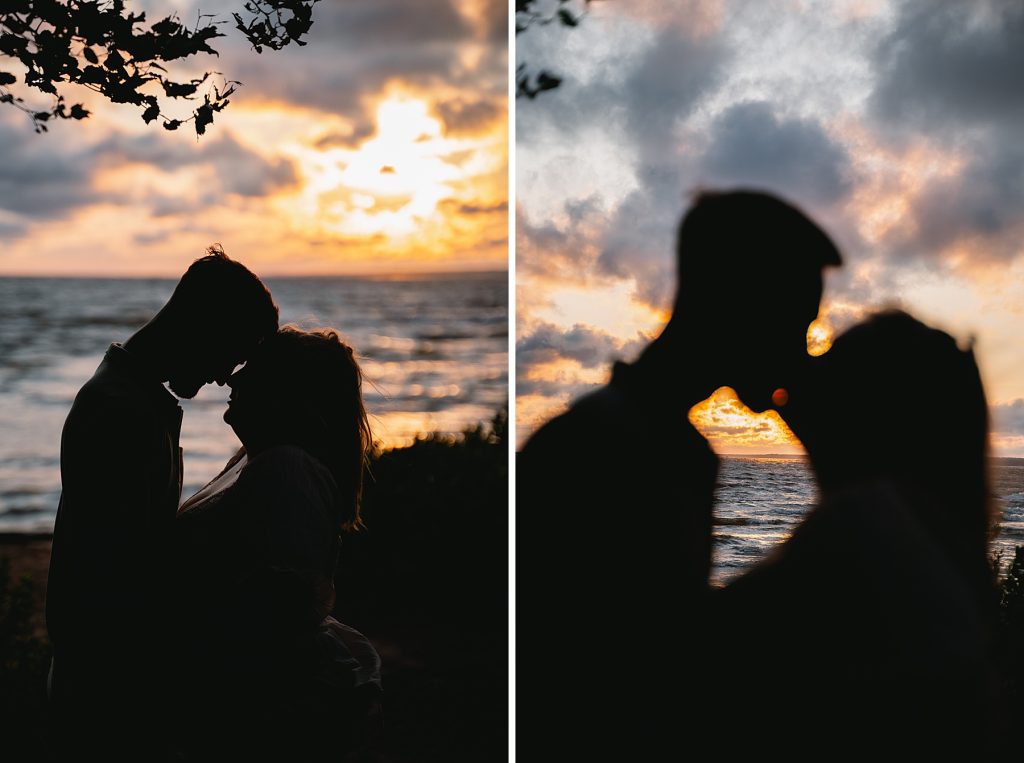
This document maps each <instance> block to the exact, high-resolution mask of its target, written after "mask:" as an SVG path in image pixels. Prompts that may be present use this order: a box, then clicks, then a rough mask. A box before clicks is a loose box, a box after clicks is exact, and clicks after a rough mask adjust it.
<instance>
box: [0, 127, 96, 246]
mask: <svg viewBox="0 0 1024 763" xmlns="http://www.w3.org/2000/svg"><path fill="white" fill-rule="evenodd" d="M19 121H20V120H19ZM99 198H100V197H99V194H97V193H96V192H94V191H93V190H92V187H91V175H90V160H89V157H88V156H86V155H84V154H83V153H82V152H80V151H78V150H76V149H74V148H70V149H69V148H65V147H64V146H62V145H60V144H58V145H54V136H53V135H49V134H46V135H36V134H35V133H33V132H31V130H29V129H28V128H27V126H26V125H25V124H22V123H18V124H15V125H14V126H12V125H9V124H4V123H0V210H6V211H8V212H13V213H15V214H17V215H22V216H24V217H26V218H29V219H33V220H53V219H59V218H61V217H63V216H64V215H66V214H68V213H69V212H71V211H72V210H74V209H75V208H77V207H79V206H82V205H85V204H91V203H93V202H95V201H97V200H99ZM8 227H9V230H8V234H9V235H14V234H16V233H17V232H18V229H19V227H20V226H17V225H15V224H13V223H12V224H10V225H9V226H8Z"/></svg>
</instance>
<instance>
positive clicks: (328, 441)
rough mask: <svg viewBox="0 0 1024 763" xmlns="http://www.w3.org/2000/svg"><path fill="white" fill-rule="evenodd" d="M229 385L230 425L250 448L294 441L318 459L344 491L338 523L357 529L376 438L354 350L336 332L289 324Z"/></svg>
mask: <svg viewBox="0 0 1024 763" xmlns="http://www.w3.org/2000/svg"><path fill="white" fill-rule="evenodd" d="M228 383H229V385H230V386H231V397H230V400H229V402H228V410H227V411H226V412H225V414H224V420H225V421H226V422H227V423H228V424H230V425H231V427H232V429H234V430H235V433H236V434H237V435H238V438H239V439H240V440H241V441H242V444H243V445H244V446H245V448H246V451H247V452H249V453H250V454H255V453H258V452H259V451H262V450H265V449H267V448H270V447H273V446H276V445H286V444H287V445H295V446H297V447H300V448H302V449H303V450H305V451H307V452H308V453H310V454H311V455H313V456H315V457H316V458H318V459H319V460H320V461H322V462H323V463H324V464H325V465H326V466H327V467H328V468H329V469H330V471H331V473H332V475H333V476H334V479H335V482H336V483H337V486H338V489H339V502H338V503H339V506H338V523H339V526H341V527H342V528H343V529H352V528H355V527H358V526H359V524H360V522H359V500H360V497H361V494H362V485H363V471H364V468H365V465H366V459H367V455H368V452H369V448H370V442H371V439H370V427H369V423H368V421H367V418H366V410H365V408H364V407H363V396H362V373H361V371H360V369H359V365H358V363H356V360H355V358H354V356H353V352H352V348H351V347H349V346H348V345H346V344H345V343H344V342H342V341H341V338H340V337H339V336H338V333H337V332H336V331H333V330H332V329H320V330H315V331H302V330H300V329H297V328H294V327H290V326H285V327H283V328H281V329H280V330H279V331H278V332H277V333H276V334H274V335H272V336H271V337H270V338H268V339H267V340H266V341H265V342H263V344H262V345H261V346H260V348H259V350H258V351H257V352H256V353H255V354H254V355H253V356H252V358H250V360H249V361H248V362H247V363H246V365H245V366H244V367H243V368H242V369H241V370H239V371H238V372H237V373H236V374H234V375H233V376H232V377H231V379H230V380H229V382H228Z"/></svg>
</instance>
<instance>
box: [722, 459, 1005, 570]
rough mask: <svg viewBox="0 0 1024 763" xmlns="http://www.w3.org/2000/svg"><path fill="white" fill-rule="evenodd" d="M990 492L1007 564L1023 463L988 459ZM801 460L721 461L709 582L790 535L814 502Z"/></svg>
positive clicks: (810, 478) (998, 550)
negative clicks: (989, 463)
mask: <svg viewBox="0 0 1024 763" xmlns="http://www.w3.org/2000/svg"><path fill="white" fill-rule="evenodd" d="M991 475H992V491H993V493H994V494H995V497H996V500H997V503H998V508H999V510H1000V512H1001V517H1002V519H1001V522H1000V526H999V534H998V536H997V537H996V541H995V544H994V547H993V549H992V550H993V552H995V553H1001V554H1002V562H1003V564H1004V565H1005V564H1006V563H1008V562H1009V561H1010V560H1011V559H1012V558H1013V551H1014V548H1015V547H1016V546H1018V545H1024V459H1022V458H997V459H993V460H992V470H991ZM817 497H818V496H817V489H816V487H815V485H814V479H813V476H812V474H811V470H810V467H809V465H808V463H807V461H806V460H805V459H803V458H779V457H770V456H766V457H756V456H754V457H744V458H740V457H729V456H726V457H724V458H722V460H721V464H720V466H719V472H718V488H717V491H716V506H715V529H714V547H713V549H714V550H713V559H712V565H713V566H712V573H711V578H712V582H713V583H714V584H716V585H722V584H724V583H727V582H728V581H729V580H730V579H732V578H734V577H735V576H736V575H738V574H740V573H741V572H743V570H745V569H747V568H748V567H749V566H750V565H752V564H753V563H754V562H756V561H757V560H759V559H761V558H762V557H763V556H764V555H765V554H766V553H768V551H769V550H770V549H771V548H772V547H773V546H775V545H777V544H778V543H780V542H782V541H784V540H785V539H786V538H788V537H789V535H790V533H792V532H793V530H794V529H795V528H796V526H797V524H799V522H800V520H801V519H802V518H803V516H804V515H805V514H806V513H807V512H808V511H810V509H811V507H812V506H813V505H814V503H815V501H816V500H817Z"/></svg>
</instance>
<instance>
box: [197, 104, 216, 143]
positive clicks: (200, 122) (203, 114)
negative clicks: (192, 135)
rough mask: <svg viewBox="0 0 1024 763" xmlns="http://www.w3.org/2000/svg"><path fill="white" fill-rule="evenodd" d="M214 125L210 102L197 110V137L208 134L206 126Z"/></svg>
mask: <svg viewBox="0 0 1024 763" xmlns="http://www.w3.org/2000/svg"><path fill="white" fill-rule="evenodd" d="M212 124H213V108H212V107H211V106H210V104H209V102H207V103H204V104H203V105H202V106H200V107H199V108H198V109H196V135H202V134H203V133H205V132H206V125H212Z"/></svg>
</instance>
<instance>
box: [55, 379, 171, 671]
mask: <svg viewBox="0 0 1024 763" xmlns="http://www.w3.org/2000/svg"><path fill="white" fill-rule="evenodd" d="M89 402H90V403H91V404H87V405H84V406H82V407H81V408H80V410H78V411H73V414H72V416H70V417H69V422H68V426H67V428H66V429H65V434H64V438H63V442H62V454H61V460H62V473H63V479H64V492H65V496H66V499H67V500H68V501H69V508H70V509H71V511H72V512H73V516H71V517H70V520H71V526H72V533H71V537H70V539H69V541H70V544H71V546H72V548H71V549H70V551H71V554H70V557H71V559H72V560H73V562H72V564H71V566H70V567H68V568H66V569H65V570H64V573H65V574H66V575H67V576H69V577H70V580H68V581H67V584H68V587H69V588H70V590H71V592H72V595H71V601H70V602H69V604H70V613H69V614H71V616H72V617H73V618H74V621H73V622H70V623H69V624H68V625H69V627H70V629H72V630H73V632H74V633H75V639H76V641H77V642H78V644H77V646H78V647H80V648H83V649H88V650H89V651H88V652H87V654H94V655H96V656H97V657H101V656H102V658H103V659H104V660H110V661H113V662H119V661H120V658H119V655H125V654H128V653H130V652H131V651H133V650H134V649H135V648H138V646H139V645H138V640H139V639H140V638H141V637H142V634H141V633H140V632H139V631H140V630H143V629H147V628H149V627H152V625H153V623H154V620H155V616H154V615H155V613H154V609H155V606H157V605H158V604H159V602H158V601H154V600H153V599H154V597H160V595H161V587H160V586H159V585H158V581H159V580H160V578H161V577H162V575H163V574H164V572H165V570H164V567H165V560H164V554H163V553H162V546H163V543H164V542H165V541H166V538H164V537H159V535H158V534H159V533H160V528H161V527H162V525H163V524H164V523H165V522H166V523H167V524H168V526H169V523H170V522H172V521H173V511H174V508H175V507H173V506H171V507H169V509H170V512H171V513H170V515H169V516H168V517H162V516H161V513H162V512H163V511H164V510H166V509H167V508H168V507H166V506H162V505H161V498H163V496H164V494H165V491H164V490H161V487H162V486H163V485H164V483H166V482H167V481H169V480H170V479H171V475H172V474H173V463H174V461H173V460H172V459H175V458H176V454H172V453H171V450H172V447H173V443H172V442H170V439H169V438H168V437H167V436H166V433H165V432H164V431H163V430H162V428H161V427H160V426H159V424H158V423H157V422H156V421H155V420H154V418H153V414H152V412H151V411H149V410H147V409H145V408H144V407H141V406H139V405H135V404H133V402H134V401H132V400H130V399H122V398H104V399H100V400H94V401H89ZM97 667H98V668H99V667H100V666H99V665H97ZM109 667H111V668H113V667H114V666H113V665H110V666H109Z"/></svg>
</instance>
